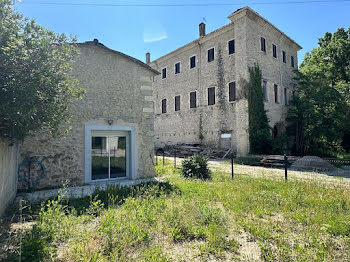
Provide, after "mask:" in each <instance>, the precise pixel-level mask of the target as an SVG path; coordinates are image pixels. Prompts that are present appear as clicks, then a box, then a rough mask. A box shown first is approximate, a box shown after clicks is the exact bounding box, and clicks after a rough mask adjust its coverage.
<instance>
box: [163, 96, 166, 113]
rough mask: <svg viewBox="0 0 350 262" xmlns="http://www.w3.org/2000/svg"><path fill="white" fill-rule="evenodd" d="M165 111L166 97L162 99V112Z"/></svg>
mask: <svg viewBox="0 0 350 262" xmlns="http://www.w3.org/2000/svg"><path fill="white" fill-rule="evenodd" d="M165 113H166V99H163V100H162V114H165Z"/></svg>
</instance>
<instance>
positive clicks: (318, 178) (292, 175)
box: [166, 157, 350, 187]
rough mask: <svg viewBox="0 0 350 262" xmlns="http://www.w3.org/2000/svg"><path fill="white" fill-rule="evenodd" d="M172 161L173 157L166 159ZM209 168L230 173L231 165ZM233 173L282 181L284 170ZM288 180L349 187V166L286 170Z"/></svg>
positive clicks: (245, 169) (236, 168) (220, 163)
mask: <svg viewBox="0 0 350 262" xmlns="http://www.w3.org/2000/svg"><path fill="white" fill-rule="evenodd" d="M166 159H167V160H171V161H174V158H173V157H166ZM182 160H183V159H182V158H176V165H177V166H178V167H179V166H181V162H182ZM209 166H210V167H212V168H216V169H218V170H220V171H224V172H227V173H231V164H230V163H229V162H228V161H223V160H210V161H209ZM234 172H235V174H238V175H249V176H251V177H267V178H274V179H280V180H284V169H277V168H266V167H259V166H247V165H238V164H235V165H234ZM288 180H312V181H314V182H318V183H322V184H324V183H326V184H330V185H334V186H345V187H350V166H344V167H343V168H342V169H337V170H336V171H333V172H323V173H321V172H310V171H296V170H288Z"/></svg>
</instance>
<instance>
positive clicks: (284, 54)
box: [282, 51, 286, 63]
mask: <svg viewBox="0 0 350 262" xmlns="http://www.w3.org/2000/svg"><path fill="white" fill-rule="evenodd" d="M282 55H283V63H285V62H286V51H283V52H282Z"/></svg>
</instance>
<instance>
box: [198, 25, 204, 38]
mask: <svg viewBox="0 0 350 262" xmlns="http://www.w3.org/2000/svg"><path fill="white" fill-rule="evenodd" d="M203 36H205V24H204V23H203V22H202V23H200V24H199V37H203Z"/></svg>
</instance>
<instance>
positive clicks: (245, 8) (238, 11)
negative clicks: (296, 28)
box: [227, 6, 302, 49]
mask: <svg viewBox="0 0 350 262" xmlns="http://www.w3.org/2000/svg"><path fill="white" fill-rule="evenodd" d="M244 11H250V12H251V13H253V14H254V15H256V16H258V17H259V18H260V19H262V20H263V21H264V22H266V23H267V24H269V25H270V26H272V27H273V28H274V29H276V30H277V31H278V32H280V33H281V34H283V35H284V36H285V37H286V38H288V40H290V41H291V42H292V43H293V44H295V45H296V46H297V47H298V48H299V49H302V47H301V46H300V45H299V44H298V43H297V42H295V41H294V40H293V39H292V38H290V37H289V36H287V35H286V34H285V33H284V32H282V31H281V30H280V29H278V28H277V27H276V26H274V25H273V24H272V23H270V22H269V21H268V20H267V19H265V18H264V17H262V16H261V15H260V14H259V13H257V12H255V11H254V10H253V9H251V8H250V7H249V6H245V7H242V8H239V9H237V10H236V11H234V12H233V13H232V14H230V15H229V16H228V17H227V18H228V19H230V20H231V18H232V17H233V16H235V15H237V14H239V13H241V12H244Z"/></svg>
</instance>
